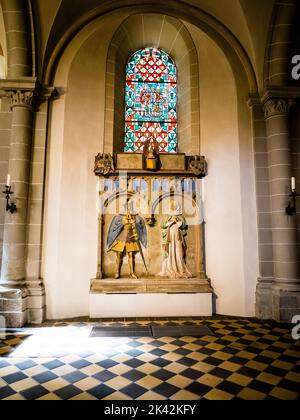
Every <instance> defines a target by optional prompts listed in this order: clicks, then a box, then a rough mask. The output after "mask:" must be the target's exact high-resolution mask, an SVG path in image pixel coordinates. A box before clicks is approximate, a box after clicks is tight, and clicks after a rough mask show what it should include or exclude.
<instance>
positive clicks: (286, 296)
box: [272, 286, 300, 323]
mask: <svg viewBox="0 0 300 420" xmlns="http://www.w3.org/2000/svg"><path fill="white" fill-rule="evenodd" d="M272 303H273V319H274V320H275V321H278V322H288V323H291V322H292V319H293V317H294V316H295V315H300V288H299V287H298V290H295V291H293V290H283V289H282V288H281V287H278V286H274V288H273V291H272Z"/></svg>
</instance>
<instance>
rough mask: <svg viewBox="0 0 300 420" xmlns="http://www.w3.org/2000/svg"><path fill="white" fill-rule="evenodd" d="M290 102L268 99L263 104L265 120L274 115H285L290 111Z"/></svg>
mask: <svg viewBox="0 0 300 420" xmlns="http://www.w3.org/2000/svg"><path fill="white" fill-rule="evenodd" d="M290 105H291V104H290V101H289V100H286V99H269V100H268V101H267V102H266V103H265V104H264V113H265V118H266V119H267V118H270V117H273V116H275V115H287V114H288V112H289V109H290Z"/></svg>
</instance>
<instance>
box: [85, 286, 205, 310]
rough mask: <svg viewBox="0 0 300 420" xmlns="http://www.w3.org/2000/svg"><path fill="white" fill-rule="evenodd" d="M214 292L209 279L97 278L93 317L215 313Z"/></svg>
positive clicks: (92, 301) (92, 293) (93, 291)
mask: <svg viewBox="0 0 300 420" xmlns="http://www.w3.org/2000/svg"><path fill="white" fill-rule="evenodd" d="M212 293H213V290H212V288H211V287H210V284H209V281H208V280H206V279H196V278H195V279H188V280H186V279H182V280H181V279H179V280H170V279H162V278H148V279H138V280H132V279H125V278H124V279H120V280H114V279H105V280H97V279H94V280H92V282H91V293H90V317H91V318H145V317H146V318H156V317H193V316H212V311H213V309H212Z"/></svg>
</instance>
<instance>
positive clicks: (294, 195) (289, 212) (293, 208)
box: [285, 189, 299, 216]
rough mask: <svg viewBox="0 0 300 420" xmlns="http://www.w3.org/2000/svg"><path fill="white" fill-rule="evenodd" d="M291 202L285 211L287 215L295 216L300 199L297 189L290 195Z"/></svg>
mask: <svg viewBox="0 0 300 420" xmlns="http://www.w3.org/2000/svg"><path fill="white" fill-rule="evenodd" d="M290 197H291V201H290V203H289V205H288V206H287V208H286V209H285V211H286V214H287V215H288V216H294V214H296V212H297V210H296V198H297V197H299V194H297V192H296V189H294V190H292V193H291V194H290Z"/></svg>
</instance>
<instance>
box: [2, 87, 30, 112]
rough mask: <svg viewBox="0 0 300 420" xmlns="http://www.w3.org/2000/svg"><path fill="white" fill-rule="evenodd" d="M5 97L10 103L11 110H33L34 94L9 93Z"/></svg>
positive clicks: (22, 92) (23, 92)
mask: <svg viewBox="0 0 300 420" xmlns="http://www.w3.org/2000/svg"><path fill="white" fill-rule="evenodd" d="M7 96H8V97H9V98H10V101H11V109H14V108H17V107H19V108H20V107H21V108H28V109H30V110H33V109H34V107H35V104H36V94H35V92H32V91H22V90H17V91H10V92H7Z"/></svg>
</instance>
